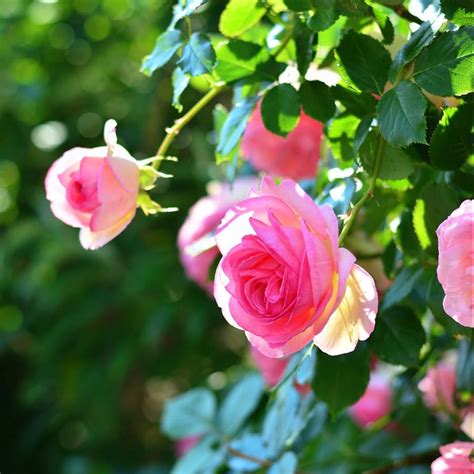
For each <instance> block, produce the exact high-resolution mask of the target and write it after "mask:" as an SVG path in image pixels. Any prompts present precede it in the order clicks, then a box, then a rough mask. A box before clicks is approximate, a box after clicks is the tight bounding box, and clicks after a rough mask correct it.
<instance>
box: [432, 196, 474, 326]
mask: <svg viewBox="0 0 474 474" xmlns="http://www.w3.org/2000/svg"><path fill="white" fill-rule="evenodd" d="M436 233H437V235H438V250H439V263H438V280H439V282H440V283H441V286H442V287H443V290H444V293H445V297H444V301H443V307H444V310H445V311H446V313H447V314H448V315H449V316H451V317H452V318H453V319H454V320H455V321H457V322H458V323H459V324H462V325H463V326H467V327H470V328H472V327H474V247H473V236H474V200H470V201H464V202H463V203H462V204H461V206H460V207H459V208H458V209H456V210H455V211H454V212H453V213H452V214H451V215H450V216H449V217H448V218H447V219H446V220H445V221H444V222H442V223H441V225H440V226H439V227H438V229H437V230H436Z"/></svg>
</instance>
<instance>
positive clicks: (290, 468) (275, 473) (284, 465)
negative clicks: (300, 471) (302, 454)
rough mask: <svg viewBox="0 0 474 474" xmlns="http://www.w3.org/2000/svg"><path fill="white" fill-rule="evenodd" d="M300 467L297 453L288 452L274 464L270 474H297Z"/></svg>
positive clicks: (269, 471)
mask: <svg viewBox="0 0 474 474" xmlns="http://www.w3.org/2000/svg"><path fill="white" fill-rule="evenodd" d="M297 466H298V458H297V457H296V455H295V453H292V452H290V451H287V452H286V453H285V454H283V456H282V457H281V458H280V459H279V460H278V461H277V462H276V463H273V464H272V467H271V468H270V469H269V470H268V474H295V472H296V467H297Z"/></svg>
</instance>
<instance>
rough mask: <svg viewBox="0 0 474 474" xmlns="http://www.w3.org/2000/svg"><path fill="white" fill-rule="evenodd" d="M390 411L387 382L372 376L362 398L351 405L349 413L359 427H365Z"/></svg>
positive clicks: (390, 401) (389, 389) (389, 393)
mask: <svg viewBox="0 0 474 474" xmlns="http://www.w3.org/2000/svg"><path fill="white" fill-rule="evenodd" d="M391 411H392V388H391V386H390V384H389V383H388V381H386V380H385V379H383V378H381V377H377V376H372V377H371V379H370V383H369V385H368V387H367V389H366V391H365V393H364V395H362V398H360V399H359V401H358V402H357V403H355V404H354V405H352V407H351V408H350V413H351V415H352V417H353V418H354V420H355V421H356V423H357V424H358V425H359V426H362V427H366V426H369V425H371V424H372V423H375V422H376V421H378V420H380V419H381V418H383V417H384V416H387V415H389V414H390V412H391Z"/></svg>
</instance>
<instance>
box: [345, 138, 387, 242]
mask: <svg viewBox="0 0 474 474" xmlns="http://www.w3.org/2000/svg"><path fill="white" fill-rule="evenodd" d="M384 143H385V142H384V139H383V138H382V136H381V135H379V142H378V146H377V154H376V157H375V166H374V173H373V175H372V179H371V180H370V184H369V188H368V189H367V191H366V192H365V194H364V195H363V196H362V197H361V198H360V200H359V201H358V202H357V204H355V205H354V207H353V208H352V210H351V211H350V214H349V219H348V220H347V222H346V223H345V224H344V227H343V228H342V230H341V233H340V234H339V245H342V244H343V242H344V239H345V238H346V236H347V234H348V233H349V231H350V229H351V227H352V224H353V223H354V221H355V219H356V217H357V214H358V213H359V211H360V210H361V208H362V206H363V205H364V204H365V202H366V201H367V200H368V199H369V198H371V197H372V196H373V195H374V190H375V184H376V182H377V178H378V176H379V172H380V166H381V164H382V157H383V149H384Z"/></svg>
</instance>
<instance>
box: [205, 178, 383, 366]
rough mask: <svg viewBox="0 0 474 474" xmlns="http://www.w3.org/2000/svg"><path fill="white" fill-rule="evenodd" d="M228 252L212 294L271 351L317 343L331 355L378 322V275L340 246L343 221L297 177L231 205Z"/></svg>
mask: <svg viewBox="0 0 474 474" xmlns="http://www.w3.org/2000/svg"><path fill="white" fill-rule="evenodd" d="M216 241H217V245H218V247H219V250H220V251H221V253H222V255H223V258H222V260H221V261H220V263H219V265H218V267H217V271H216V277H215V282H214V296H215V298H216V301H217V304H218V305H219V306H220V308H221V309H222V313H223V315H224V317H225V318H226V319H227V321H228V322H229V323H230V324H231V325H232V326H234V327H236V328H239V329H242V330H244V331H245V333H246V336H247V338H248V339H249V341H250V343H251V344H252V345H254V346H256V347H257V348H258V350H260V351H261V352H262V353H263V354H264V355H266V356H268V357H283V356H286V355H289V354H292V353H294V352H296V351H298V350H300V349H302V348H303V347H304V346H306V344H308V343H309V342H311V341H313V342H314V343H315V344H316V345H317V346H318V347H319V348H320V349H321V350H323V351H325V352H327V353H328V354H343V353H347V352H350V351H352V350H354V348H355V347H356V345H357V342H358V341H359V340H365V339H367V338H368V337H369V335H370V334H371V332H372V330H373V329H374V325H375V316H376V313H377V305H378V297H377V291H376V289H375V284H374V281H373V279H372V277H371V276H370V275H369V274H368V273H367V272H366V271H365V270H363V269H362V268H360V267H359V266H358V265H356V264H355V257H354V256H353V255H352V254H351V253H350V252H349V251H348V250H346V249H344V248H339V246H338V228H337V219H336V216H335V214H334V211H332V209H331V208H330V207H328V206H318V205H316V204H315V203H314V202H313V201H312V199H311V198H310V197H309V196H308V195H307V194H306V193H305V192H304V191H303V190H302V189H301V188H300V186H298V185H297V184H296V183H295V182H294V181H291V180H285V181H283V182H282V183H281V185H280V186H277V185H276V184H275V183H274V181H273V179H272V178H270V177H265V178H263V180H262V183H261V185H260V189H259V190H254V191H253V192H252V193H251V194H250V196H249V198H248V199H247V200H245V201H242V202H240V203H238V204H237V205H235V206H233V207H232V208H231V209H230V210H229V211H228V212H227V213H226V215H225V217H224V219H223V221H222V223H221V224H220V226H219V227H218V229H217V234H216Z"/></svg>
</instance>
